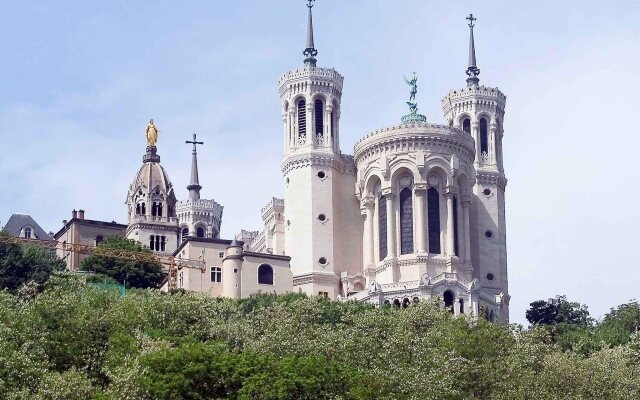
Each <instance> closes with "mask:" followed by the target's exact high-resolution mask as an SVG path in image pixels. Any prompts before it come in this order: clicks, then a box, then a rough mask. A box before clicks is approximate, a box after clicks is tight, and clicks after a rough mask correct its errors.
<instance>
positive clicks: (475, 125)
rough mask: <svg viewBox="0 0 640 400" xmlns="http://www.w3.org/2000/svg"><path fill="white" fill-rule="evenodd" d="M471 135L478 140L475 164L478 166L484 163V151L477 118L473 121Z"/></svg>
mask: <svg viewBox="0 0 640 400" xmlns="http://www.w3.org/2000/svg"><path fill="white" fill-rule="evenodd" d="M471 136H473V139H474V140H475V141H476V162H475V165H476V166H478V165H479V164H482V154H481V153H482V152H481V151H480V128H479V124H478V121H477V120H475V119H474V120H472V121H471Z"/></svg>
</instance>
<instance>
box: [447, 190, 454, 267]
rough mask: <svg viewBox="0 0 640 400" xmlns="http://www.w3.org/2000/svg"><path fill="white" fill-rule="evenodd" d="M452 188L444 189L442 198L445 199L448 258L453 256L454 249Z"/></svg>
mask: <svg viewBox="0 0 640 400" xmlns="http://www.w3.org/2000/svg"><path fill="white" fill-rule="evenodd" d="M454 194H455V193H454V191H453V187H451V186H447V188H446V189H445V193H444V196H445V198H446V199H447V255H448V256H449V257H451V256H453V253H454V247H453V241H454V236H453V195H454Z"/></svg>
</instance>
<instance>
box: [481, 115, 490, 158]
mask: <svg viewBox="0 0 640 400" xmlns="http://www.w3.org/2000/svg"><path fill="white" fill-rule="evenodd" d="M482 153H486V154H489V136H488V135H487V120H486V119H485V118H480V154H482Z"/></svg>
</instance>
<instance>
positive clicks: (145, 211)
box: [142, 203, 147, 215]
mask: <svg viewBox="0 0 640 400" xmlns="http://www.w3.org/2000/svg"><path fill="white" fill-rule="evenodd" d="M142 214H143V215H147V206H146V204H144V203H142Z"/></svg>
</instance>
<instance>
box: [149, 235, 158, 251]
mask: <svg viewBox="0 0 640 400" xmlns="http://www.w3.org/2000/svg"><path fill="white" fill-rule="evenodd" d="M149 248H150V249H151V250H153V249H155V248H156V238H155V236H154V235H151V236H149Z"/></svg>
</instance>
